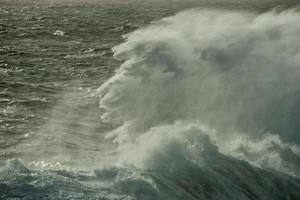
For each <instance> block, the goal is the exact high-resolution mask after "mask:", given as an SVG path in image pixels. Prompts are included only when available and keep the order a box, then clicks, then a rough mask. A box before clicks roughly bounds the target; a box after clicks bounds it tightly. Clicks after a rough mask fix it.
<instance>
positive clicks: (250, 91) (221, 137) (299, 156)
mask: <svg viewBox="0 0 300 200" xmlns="http://www.w3.org/2000/svg"><path fill="white" fill-rule="evenodd" d="M299 20H300V15H299V14H298V13H297V12H295V11H292V10H289V11H284V12H280V13H277V12H275V11H274V12H269V13H265V14H261V15H255V14H252V13H239V12H227V11H221V10H214V11H212V10H210V11H203V10H202V11H200V10H189V11H186V12H183V13H179V14H178V15H176V16H173V17H169V18H165V19H163V20H161V21H159V22H155V23H153V24H151V25H150V26H148V27H146V28H143V29H140V30H137V31H135V32H133V33H131V34H128V35H126V36H125V39H126V41H125V42H124V43H123V44H121V45H119V46H117V47H115V48H114V52H115V57H116V58H117V59H120V60H123V61H125V62H124V64H122V65H121V67H120V68H119V69H118V70H117V71H116V73H115V75H114V76H113V77H112V78H111V79H109V80H108V81H107V82H105V83H104V84H103V85H102V86H101V87H100V88H99V89H98V91H97V94H98V95H99V96H100V98H101V100H100V107H101V109H102V111H103V115H102V119H103V120H105V121H108V122H109V123H112V124H114V125H116V126H117V128H116V129H115V130H113V131H111V132H110V133H108V135H107V138H108V139H109V138H110V139H112V140H113V141H114V142H116V143H118V144H119V156H118V157H117V158H114V159H115V160H114V161H113V162H112V163H105V165H106V166H105V167H101V168H100V167H99V169H97V170H95V171H94V172H90V173H85V172H81V171H79V172H78V171H77V172H76V171H65V170H49V171H47V170H44V171H38V170H31V169H28V168H26V167H25V166H24V164H22V162H20V161H18V160H11V161H8V162H7V164H6V166H5V167H3V168H2V169H1V170H0V186H1V187H0V194H1V195H2V196H0V197H1V198H4V199H7V198H10V197H18V198H20V199H43V198H44V199H127V200H129V199H131V200H132V199H137V200H168V199H169V200H177V199H178V200H182V199H184V200H196V199H197V200H198V199H214V200H232V199H238V200H251V199H270V200H271V199H272V200H282V199H291V200H296V199H300V193H299V191H300V179H299V175H300V169H299V164H300V148H299V145H300V135H299V134H298V132H299V131H300V126H299V125H298V124H299V123H298V121H299V118H300V117H299V115H298V111H299V110H300V107H299V106H298V104H299V103H300V101H299V100H300V96H299V89H300V66H299V63H300V35H299V33H300V26H299ZM99 165H100V164H99Z"/></svg>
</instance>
